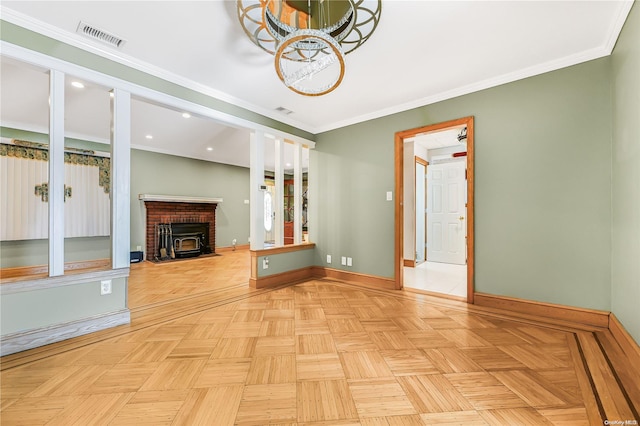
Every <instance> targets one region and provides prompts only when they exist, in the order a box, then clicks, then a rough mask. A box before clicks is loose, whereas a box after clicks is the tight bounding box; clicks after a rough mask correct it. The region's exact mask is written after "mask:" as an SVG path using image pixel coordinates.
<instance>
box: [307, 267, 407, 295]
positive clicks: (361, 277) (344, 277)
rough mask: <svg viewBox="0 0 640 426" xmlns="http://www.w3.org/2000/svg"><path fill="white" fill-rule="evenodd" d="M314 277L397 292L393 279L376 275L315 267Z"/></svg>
mask: <svg viewBox="0 0 640 426" xmlns="http://www.w3.org/2000/svg"><path fill="white" fill-rule="evenodd" d="M312 269H313V276H314V277H321V278H333V279H336V280H340V281H345V282H348V283H352V284H357V285H360V286H363V287H368V288H375V289H387V290H395V288H396V281H395V280H394V279H393V278H383V277H378V276H375V275H366V274H360V273H357V272H349V271H343V270H340V269H332V268H325V267H323V266H314V267H313V268H312Z"/></svg>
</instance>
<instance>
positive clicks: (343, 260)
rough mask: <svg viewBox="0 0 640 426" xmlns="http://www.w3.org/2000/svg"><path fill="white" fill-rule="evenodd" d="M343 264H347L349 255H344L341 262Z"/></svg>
mask: <svg viewBox="0 0 640 426" xmlns="http://www.w3.org/2000/svg"><path fill="white" fill-rule="evenodd" d="M340 263H342V265H343V266H346V265H347V257H346V256H342V259H341V262H340Z"/></svg>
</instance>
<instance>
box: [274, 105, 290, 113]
mask: <svg viewBox="0 0 640 426" xmlns="http://www.w3.org/2000/svg"><path fill="white" fill-rule="evenodd" d="M276 111H278V112H279V113H282V114H284V115H289V114H291V113H293V111H291V110H290V109H287V108H285V107H281V106H280V107H278V108H276Z"/></svg>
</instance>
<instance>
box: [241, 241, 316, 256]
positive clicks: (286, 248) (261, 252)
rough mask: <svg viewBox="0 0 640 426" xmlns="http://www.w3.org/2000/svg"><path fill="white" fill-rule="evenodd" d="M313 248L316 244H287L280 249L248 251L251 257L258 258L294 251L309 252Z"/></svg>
mask: <svg viewBox="0 0 640 426" xmlns="http://www.w3.org/2000/svg"><path fill="white" fill-rule="evenodd" d="M315 246H316V243H302V244H287V245H286V246H282V247H269V248H263V249H258V250H250V251H251V256H252V257H258V256H270V255H273V254H280V253H291V252H294V251H302V250H310V249H312V248H315Z"/></svg>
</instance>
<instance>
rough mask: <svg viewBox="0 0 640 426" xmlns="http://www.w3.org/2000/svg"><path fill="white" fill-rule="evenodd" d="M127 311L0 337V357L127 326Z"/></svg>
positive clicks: (128, 320) (129, 320)
mask: <svg viewBox="0 0 640 426" xmlns="http://www.w3.org/2000/svg"><path fill="white" fill-rule="evenodd" d="M130 322H131V313H130V311H129V309H126V308H125V309H122V310H120V311H116V312H108V313H106V314H100V315H95V316H92V317H89V318H84V319H80V320H75V321H70V322H66V323H62V324H56V325H52V326H49V327H42V328H36V329H33V330H27V331H22V332H19V333H12V334H7V335H4V336H2V337H0V356H5V355H9V354H13V353H16V352H21V351H26V350H27V349H33V348H37V347H39V346H44V345H48V344H50V343H55V342H59V341H61V340H66V339H71V338H73V337H78V336H82V335H84V334H89V333H93V332H96V331H100V330H104V329H107V328H111V327H116V326H119V325H124V324H129V323H130Z"/></svg>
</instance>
